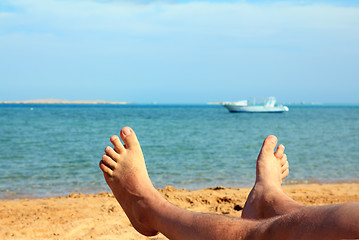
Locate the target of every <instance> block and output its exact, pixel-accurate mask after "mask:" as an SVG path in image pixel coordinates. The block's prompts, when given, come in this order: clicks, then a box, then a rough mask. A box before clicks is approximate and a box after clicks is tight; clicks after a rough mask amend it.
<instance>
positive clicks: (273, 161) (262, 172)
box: [242, 135, 304, 219]
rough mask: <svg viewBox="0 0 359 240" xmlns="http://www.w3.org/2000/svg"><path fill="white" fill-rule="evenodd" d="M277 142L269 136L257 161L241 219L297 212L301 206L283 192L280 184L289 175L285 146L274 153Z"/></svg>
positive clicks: (280, 146)
mask: <svg viewBox="0 0 359 240" xmlns="http://www.w3.org/2000/svg"><path fill="white" fill-rule="evenodd" d="M276 145H277V138H276V137H275V136H273V135H271V136H268V137H267V138H266V139H265V140H264V142H263V146H262V149H261V151H260V153H259V155H258V158H257V167H256V181H255V184H254V187H253V188H252V190H251V192H250V194H249V196H248V198H247V201H246V203H245V205H244V209H243V212H242V218H246V219H264V218H271V217H274V216H279V215H283V214H287V213H290V212H293V211H298V210H299V209H301V208H303V207H304V206H303V205H301V204H299V203H297V202H295V201H294V200H293V199H291V198H290V197H288V196H287V195H286V194H285V193H284V192H283V190H282V187H281V183H282V180H283V179H284V178H285V177H286V176H287V175H288V173H289V169H288V161H287V156H286V154H284V146H283V145H282V144H280V145H279V146H278V147H277V150H276V151H275V152H274V149H275V147H276Z"/></svg>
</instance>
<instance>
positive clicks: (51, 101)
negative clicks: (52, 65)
mask: <svg viewBox="0 0 359 240" xmlns="http://www.w3.org/2000/svg"><path fill="white" fill-rule="evenodd" d="M0 104H133V103H131V102H110V101H104V100H76V101H69V100H60V99H39V100H26V101H0Z"/></svg>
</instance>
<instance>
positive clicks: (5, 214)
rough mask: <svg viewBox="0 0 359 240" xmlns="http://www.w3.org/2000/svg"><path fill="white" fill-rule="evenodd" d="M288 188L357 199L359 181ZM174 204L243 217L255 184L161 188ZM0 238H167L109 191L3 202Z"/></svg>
mask: <svg viewBox="0 0 359 240" xmlns="http://www.w3.org/2000/svg"><path fill="white" fill-rule="evenodd" d="M283 188H284V191H285V192H286V193H287V194H288V195H289V196H290V197H292V198H293V199H295V200H296V201H298V202H300V203H303V204H305V205H308V206H312V205H323V204H331V203H343V202H358V201H359V183H342V184H307V185H287V186H284V187H283ZM159 191H160V192H161V193H162V195H163V196H164V197H165V198H167V199H168V200H169V201H170V202H172V203H173V204H175V205H177V206H179V207H182V208H186V209H189V210H193V211H199V212H209V213H217V214H223V215H230V216H236V217H240V216H241V209H242V207H243V206H244V203H245V200H246V197H247V195H248V193H249V191H250V189H246V188H244V189H235V188H223V187H216V188H210V189H202V190H198V191H186V190H178V189H175V188H173V187H166V188H165V189H161V190H159ZM0 239H126V240H127V239H167V238H166V237H164V236H163V235H158V236H156V237H152V238H147V237H144V236H142V235H140V234H138V233H137V232H136V231H135V230H134V229H133V228H132V227H131V224H130V222H129V221H128V219H127V217H126V215H125V214H124V212H123V211H122V209H121V207H120V206H119V204H118V203H117V202H116V200H115V199H114V197H113V195H112V194H110V193H99V194H89V195H87V194H86V195H83V194H75V193H74V194H71V195H69V196H64V197H54V198H44V199H21V200H9V201H0Z"/></svg>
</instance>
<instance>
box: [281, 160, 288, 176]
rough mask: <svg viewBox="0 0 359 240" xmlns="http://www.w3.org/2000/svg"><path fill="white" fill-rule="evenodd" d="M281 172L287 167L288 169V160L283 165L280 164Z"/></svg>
mask: <svg viewBox="0 0 359 240" xmlns="http://www.w3.org/2000/svg"><path fill="white" fill-rule="evenodd" d="M281 169H282V173H283V172H285V171H286V170H287V169H289V163H288V161H286V162H285V163H284V164H283V165H282V168H281Z"/></svg>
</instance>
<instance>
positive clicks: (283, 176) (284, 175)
mask: <svg viewBox="0 0 359 240" xmlns="http://www.w3.org/2000/svg"><path fill="white" fill-rule="evenodd" d="M288 174H289V168H288V169H287V170H285V171H284V172H283V173H282V175H281V177H282V181H283V180H284V178H286V177H287V176H288Z"/></svg>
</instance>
